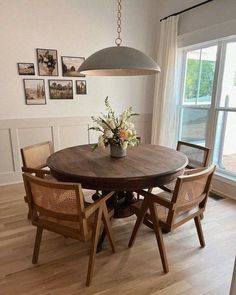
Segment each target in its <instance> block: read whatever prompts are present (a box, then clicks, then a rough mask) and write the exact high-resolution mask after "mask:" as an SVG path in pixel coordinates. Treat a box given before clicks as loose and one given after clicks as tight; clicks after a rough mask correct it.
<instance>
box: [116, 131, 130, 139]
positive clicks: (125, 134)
mask: <svg viewBox="0 0 236 295" xmlns="http://www.w3.org/2000/svg"><path fill="white" fill-rule="evenodd" d="M118 136H119V138H120V139H122V140H127V139H128V138H129V132H128V131H127V130H125V129H120V130H119V132H118Z"/></svg>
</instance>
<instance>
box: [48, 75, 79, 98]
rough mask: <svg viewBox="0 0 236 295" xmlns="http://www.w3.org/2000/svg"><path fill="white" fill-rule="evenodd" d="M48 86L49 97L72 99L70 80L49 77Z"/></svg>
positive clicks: (71, 83)
mask: <svg viewBox="0 0 236 295" xmlns="http://www.w3.org/2000/svg"><path fill="white" fill-rule="evenodd" d="M68 87H69V88H68ZM48 88H49V98H50V99H59V100H61V99H74V96H73V81H72V80H60V79H49V80H48Z"/></svg>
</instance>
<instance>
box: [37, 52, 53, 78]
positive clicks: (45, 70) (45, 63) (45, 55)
mask: <svg viewBox="0 0 236 295" xmlns="http://www.w3.org/2000/svg"><path fill="white" fill-rule="evenodd" d="M36 52H37V62H38V74H39V76H58V60H57V51H56V50H54V49H36Z"/></svg>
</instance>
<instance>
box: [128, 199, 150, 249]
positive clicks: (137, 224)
mask: <svg viewBox="0 0 236 295" xmlns="http://www.w3.org/2000/svg"><path fill="white" fill-rule="evenodd" d="M147 209H148V203H147V200H146V198H144V200H143V204H142V207H141V211H140V212H139V213H138V215H137V220H136V222H135V225H134V229H133V232H132V235H131V237H130V240H129V244H128V247H129V248H131V247H132V246H133V244H134V241H135V238H136V235H137V232H138V230H139V228H140V226H141V224H142V223H143V219H144V217H145V214H146V212H147Z"/></svg>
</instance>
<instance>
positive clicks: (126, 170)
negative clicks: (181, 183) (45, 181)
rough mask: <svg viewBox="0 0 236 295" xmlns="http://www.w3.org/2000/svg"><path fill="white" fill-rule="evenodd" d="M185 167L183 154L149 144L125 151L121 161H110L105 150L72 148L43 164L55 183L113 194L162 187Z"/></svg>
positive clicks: (107, 149)
mask: <svg viewBox="0 0 236 295" xmlns="http://www.w3.org/2000/svg"><path fill="white" fill-rule="evenodd" d="M187 163H188V159H187V157H186V156H185V155H184V154H183V153H180V152H178V151H176V150H173V149H169V148H166V147H162V146H157V145H151V144H140V145H138V146H136V147H129V148H128V150H127V156H126V157H123V158H112V157H111V156H110V149H109V148H106V149H97V150H96V151H92V149H91V145H81V146H74V147H70V148H67V149H63V150H60V151H58V152H56V153H54V154H52V155H51V156H50V157H49V158H48V161H47V165H48V166H49V168H50V169H51V172H52V175H53V176H54V177H55V178H56V179H58V180H59V181H69V182H79V183H81V184H82V187H84V188H88V189H95V190H116V191H119V190H120V191H122V190H123V191H124V190H127V191H128V190H138V189H144V188H149V187H155V186H159V185H163V184H166V183H168V182H170V181H172V180H173V179H175V178H176V177H178V176H179V175H181V174H182V171H183V169H184V167H185V166H186V165H187Z"/></svg>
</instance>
